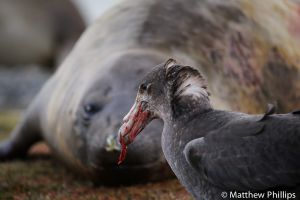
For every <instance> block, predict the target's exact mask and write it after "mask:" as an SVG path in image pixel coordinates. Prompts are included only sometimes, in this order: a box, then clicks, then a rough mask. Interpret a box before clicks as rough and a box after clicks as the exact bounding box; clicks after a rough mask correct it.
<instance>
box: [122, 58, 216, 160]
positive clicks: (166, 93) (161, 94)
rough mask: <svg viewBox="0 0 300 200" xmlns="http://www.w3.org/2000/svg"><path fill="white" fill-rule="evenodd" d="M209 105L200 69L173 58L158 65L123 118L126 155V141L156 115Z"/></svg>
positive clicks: (164, 116)
mask: <svg viewBox="0 0 300 200" xmlns="http://www.w3.org/2000/svg"><path fill="white" fill-rule="evenodd" d="M203 108H210V104H209V92H208V91H207V84H206V81H205V79H204V78H203V76H202V75H201V74H200V72H199V71H198V70H196V69H194V68H192V67H190V66H183V65H180V64H178V63H177V62H176V61H175V60H174V59H169V60H167V61H166V62H165V63H162V64H160V65H158V66H156V67H155V68H154V69H153V70H152V71H151V72H150V73H148V74H147V75H146V76H145V77H144V79H143V80H142V82H141V83H140V85H139V89H138V93H137V96H136V99H135V103H134V105H133V106H132V108H131V109H130V111H129V113H128V114H127V115H126V116H125V117H124V119H123V125H122V126H121V128H120V130H119V140H120V143H121V145H122V147H123V148H122V149H123V153H121V155H120V158H119V163H121V162H122V161H123V160H124V159H125V154H126V145H128V144H130V143H131V142H132V141H133V140H134V139H135V137H136V136H137V135H138V134H139V133H140V132H141V131H142V130H143V129H144V128H145V126H146V125H147V124H148V123H149V122H150V121H151V120H152V119H154V118H162V119H163V120H165V119H171V118H176V117H178V116H180V115H183V114H184V113H185V112H191V111H192V110H198V109H199V110H203Z"/></svg>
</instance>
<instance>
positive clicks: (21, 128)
mask: <svg viewBox="0 0 300 200" xmlns="http://www.w3.org/2000/svg"><path fill="white" fill-rule="evenodd" d="M39 140H41V135H40V123H39V119H38V112H37V109H36V106H35V104H33V105H31V106H30V107H29V109H28V110H27V112H26V113H25V115H24V117H23V119H22V120H21V122H20V123H19V124H18V125H17V126H16V127H15V129H14V130H13V132H12V133H11V134H10V137H9V138H8V139H6V140H4V141H2V142H0V161H4V160H10V159H14V158H21V157H24V156H25V155H26V153H27V151H28V149H29V148H30V147H31V145H32V144H34V143H36V142H37V141H39Z"/></svg>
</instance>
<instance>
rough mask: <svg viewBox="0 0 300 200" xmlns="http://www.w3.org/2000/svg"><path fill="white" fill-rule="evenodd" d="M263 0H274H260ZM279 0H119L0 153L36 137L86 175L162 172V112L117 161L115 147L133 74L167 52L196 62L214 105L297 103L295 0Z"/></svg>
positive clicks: (18, 149)
mask: <svg viewBox="0 0 300 200" xmlns="http://www.w3.org/2000/svg"><path fill="white" fill-rule="evenodd" d="M266 2H267V3H269V4H273V5H272V6H266V5H263V6H262V4H266ZM280 2H281V1H280ZM280 2H279V1H260V0H255V1H247V2H244V1H240V2H237V1H234V0H233V1H223V0H202V1H199V0H186V1H181V0H134V1H124V2H121V3H120V4H119V5H117V6H115V8H113V9H112V10H110V12H107V13H106V14H105V15H104V16H102V17H101V18H100V19H98V20H97V21H96V22H95V23H94V24H93V25H92V26H90V27H89V28H88V29H87V31H86V32H85V33H84V34H83V36H82V37H81V38H80V40H79V41H78V43H77V44H76V46H75V48H74V49H73V51H72V52H71V53H70V54H69V56H68V57H67V58H66V60H65V61H64V62H63V64H62V65H61V67H59V69H58V70H57V71H56V73H55V74H54V75H53V76H52V77H51V78H50V80H49V81H48V82H47V83H46V84H45V85H44V87H43V88H42V90H41V91H40V93H39V94H38V95H37V97H36V98H35V100H34V101H33V102H32V104H31V105H30V106H29V108H28V110H27V112H26V114H25V116H24V117H23V120H22V121H21V122H20V123H19V124H18V125H17V127H16V128H15V129H14V131H13V133H12V134H11V137H10V138H9V139H8V140H6V141H4V142H3V143H2V144H1V146H0V158H1V159H2V160H4V159H8V158H16V157H20V156H24V155H25V154H26V152H27V150H28V148H29V147H30V146H31V145H32V144H34V143H35V142H37V141H39V140H41V139H43V140H45V141H46V142H47V143H48V145H49V146H50V147H51V149H52V150H53V152H54V154H55V155H57V157H58V158H59V159H60V160H62V161H63V162H64V163H65V164H66V165H67V166H69V167H70V168H71V169H73V170H74V171H75V172H76V173H77V174H81V175H85V176H87V177H88V178H90V179H91V180H94V181H100V182H101V183H117V182H123V183H125V182H126V183H128V182H138V181H148V180H158V179H163V178H166V177H169V175H170V171H169V168H168V167H167V165H166V162H165V160H164V158H163V155H162V151H161V147H160V146H161V145H160V142H159V141H160V137H161V125H160V122H156V123H153V124H152V125H151V126H150V127H147V128H148V129H146V130H145V132H147V131H148V133H146V134H145V136H146V137H142V138H139V137H138V138H137V140H136V141H135V142H134V143H133V144H132V145H131V146H130V147H129V148H128V156H130V157H127V159H126V161H125V163H124V164H123V165H122V166H116V162H117V159H118V154H119V152H118V151H117V150H113V149H115V146H114V145H113V141H114V138H115V137H116V135H117V132H118V128H119V126H120V123H121V121H122V116H123V115H124V114H125V112H126V111H127V110H128V109H129V107H130V105H131V104H132V103H133V102H134V99H133V98H134V96H135V91H136V90H137V85H138V83H139V81H140V78H141V77H143V75H144V74H145V73H146V72H147V71H149V70H150V69H151V68H152V67H153V66H155V65H156V64H158V63H161V62H163V61H165V59H166V58H168V57H174V58H176V59H177V60H179V61H180V62H181V63H186V64H188V65H192V66H199V69H200V70H201V71H202V72H203V74H204V75H205V76H206V77H208V80H209V85H210V86H211V87H210V88H209V90H210V92H211V93H212V96H213V97H214V98H212V104H213V106H214V107H216V108H226V109H236V110H240V111H247V112H259V111H261V110H264V108H265V105H266V102H267V101H269V100H274V99H277V100H278V101H277V102H278V105H279V109H281V110H285V109H289V108H290V107H299V106H300V105H299V104H300V101H299V96H297V93H296V92H295V91H298V90H297V87H298V86H299V85H300V84H299V79H297V78H296V77H298V75H299V73H298V72H299V64H298V62H297V59H296V58H297V57H299V56H298V55H299V50H298V49H299V48H290V47H297V45H298V43H297V42H298V41H297V39H296V35H297V30H298V29H297V27H296V26H295V27H294V26H293V23H294V24H295V22H296V21H297V20H296V19H297V18H298V15H297V10H291V9H290V8H297V6H298V5H296V4H293V3H291V2H285V3H280ZM286 4H289V5H286ZM269 8H276V9H274V10H272V9H271V10H268V9H269ZM287 8H289V9H287ZM261 9H267V10H266V11H264V12H263V11H261ZM255 11H257V12H258V11H260V12H258V13H260V15H253V13H254V12H255ZM273 11H274V12H273ZM282 13H285V15H284V16H285V17H284V18H280V17H279V16H281V15H282ZM276 19H280V20H276ZM268 21H271V22H272V23H265V22H268ZM262 24H264V25H265V26H262ZM274 24H275V25H277V26H274ZM290 26H291V27H293V29H292V28H289V27H290ZM276 31H278V32H276ZM272 32H274V34H272ZM288 87H289V88H290V87H292V88H291V90H287V88H288ZM284 105H286V107H284ZM144 152H146V153H144Z"/></svg>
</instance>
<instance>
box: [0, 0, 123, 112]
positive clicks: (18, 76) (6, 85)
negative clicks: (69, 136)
mask: <svg viewBox="0 0 300 200" xmlns="http://www.w3.org/2000/svg"><path fill="white" fill-rule="evenodd" d="M118 1H119V0H110V1H107V0H51V1H41V0H26V1H24V0H0V111H5V110H11V109H13V110H20V109H24V108H25V107H26V106H27V105H28V104H29V102H30V101H31V100H32V99H33V97H34V96H35V94H36V93H37V92H38V91H39V89H40V87H41V86H42V85H43V83H44V82H45V81H46V80H47V79H48V78H49V76H50V75H51V74H52V73H53V71H54V70H55V69H56V67H58V66H59V64H60V63H61V62H62V61H63V59H64V58H65V56H66V55H67V54H68V53H69V51H70V50H71V49H72V47H73V45H74V44H75V42H76V41H77V40H78V38H79V37H80V35H81V34H82V32H83V31H84V30H85V28H86V26H88V25H89V24H91V23H92V22H93V21H94V20H95V19H96V18H97V17H99V16H100V15H101V14H103V13H104V12H105V11H106V10H107V9H109V8H110V7H111V6H113V5H115V4H117V3H118Z"/></svg>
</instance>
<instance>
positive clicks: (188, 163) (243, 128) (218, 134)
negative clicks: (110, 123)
mask: <svg viewBox="0 0 300 200" xmlns="http://www.w3.org/2000/svg"><path fill="white" fill-rule="evenodd" d="M141 85H143V87H141V88H140V90H139V92H138V95H137V98H136V102H135V105H139V103H140V102H142V105H143V109H142V110H139V113H142V114H143V113H149V119H153V118H156V117H159V118H162V119H163V121H164V130H163V134H162V147H163V151H164V155H165V157H166V159H167V161H168V163H169V164H170V166H171V168H172V170H173V171H174V173H175V174H176V176H177V177H178V179H179V180H180V181H181V183H182V184H183V185H184V186H185V187H186V189H187V190H188V191H189V192H190V193H191V194H192V195H193V197H194V198H195V199H205V200H215V199H223V198H222V197H221V192H222V191H228V192H229V191H241V192H242V191H252V192H255V191H256V192H257V191H261V192H266V191H267V190H268V191H288V192H291V193H293V192H297V189H298V190H299V187H300V114H299V112H297V111H295V112H291V113H288V114H274V113H275V107H274V106H272V105H268V109H267V111H266V113H265V114H263V115H248V114H244V113H238V112H229V111H221V110H214V109H213V108H212V107H211V106H210V103H209V98H208V92H207V90H206V83H205V80H204V78H203V77H202V76H201V75H200V73H199V72H198V71H197V70H195V69H193V68H191V67H188V66H182V65H178V64H176V62H175V61H174V60H169V61H167V62H166V63H165V64H162V65H159V66H158V67H156V68H155V69H154V70H153V71H152V72H151V73H149V74H148V75H147V76H146V77H145V78H144V80H143V82H142V84H141ZM149 85H150V86H149ZM148 86H149V87H150V89H148V88H149V87H148ZM182 89H183V90H184V91H181V92H179V93H177V91H179V90H182ZM174 94H178V95H174ZM132 110H134V109H132ZM135 119H139V116H136V113H129V114H128V115H127V117H126V118H125V121H124V124H123V126H122V127H121V129H120V137H121V138H125V141H127V142H126V143H127V144H129V143H131V142H132V140H129V139H127V138H130V137H131V138H132V133H131V131H130V130H131V127H135V125H134V123H135V122H134V121H132V120H135ZM144 121H145V122H144V124H142V125H141V127H144V126H145V124H146V123H148V122H149V120H147V119H145V120H144ZM132 123H133V125H132ZM128 130H129V131H128ZM141 130H142V129H141ZM140 137H142V136H140ZM295 195H299V194H295ZM228 197H229V196H228ZM274 197H275V196H274ZM298 198H299V197H298ZM268 199H280V198H272V197H270V196H269V198H268ZM283 199H284V198H283ZM296 199H297V196H296Z"/></svg>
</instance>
